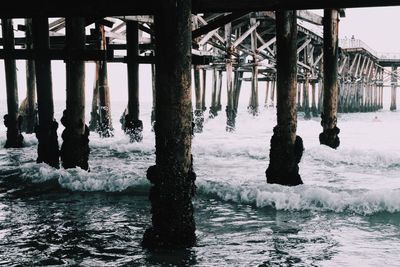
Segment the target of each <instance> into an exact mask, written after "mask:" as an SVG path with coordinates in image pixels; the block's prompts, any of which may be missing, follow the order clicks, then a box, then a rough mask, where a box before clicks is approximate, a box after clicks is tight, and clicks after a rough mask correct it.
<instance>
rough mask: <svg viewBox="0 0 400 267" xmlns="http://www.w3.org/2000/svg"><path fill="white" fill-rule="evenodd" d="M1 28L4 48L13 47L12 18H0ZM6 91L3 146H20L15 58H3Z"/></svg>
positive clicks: (21, 142) (10, 48) (8, 49)
mask: <svg viewBox="0 0 400 267" xmlns="http://www.w3.org/2000/svg"><path fill="white" fill-rule="evenodd" d="M1 28H2V33H3V39H4V44H3V45H4V50H5V51H10V50H13V49H14V29H13V21H12V19H2V20H1ZM4 70H5V75H6V92H7V114H6V115H4V125H5V126H6V128H7V140H6V143H5V145H4V147H5V148H11V147H22V145H23V137H22V134H21V130H20V126H19V122H18V85H17V69H16V64H15V59H5V60H4Z"/></svg>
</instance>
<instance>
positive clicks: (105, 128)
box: [96, 23, 114, 137]
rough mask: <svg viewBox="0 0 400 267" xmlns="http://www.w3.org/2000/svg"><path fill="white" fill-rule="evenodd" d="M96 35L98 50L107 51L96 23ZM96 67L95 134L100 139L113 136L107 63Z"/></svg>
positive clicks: (101, 29)
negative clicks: (97, 109) (96, 102)
mask: <svg viewBox="0 0 400 267" xmlns="http://www.w3.org/2000/svg"><path fill="white" fill-rule="evenodd" d="M96 34H97V36H98V43H97V45H98V48H99V50H107V39H106V33H105V30H104V25H102V24H98V23H96ZM97 65H98V67H97V68H96V69H97V71H98V76H97V77H98V83H97V85H98V97H99V98H98V100H99V102H98V103H99V125H98V129H97V132H98V133H99V135H100V136H101V137H112V136H114V129H113V127H112V119H111V104H110V87H109V86H108V77H107V61H106V60H101V61H98V62H97Z"/></svg>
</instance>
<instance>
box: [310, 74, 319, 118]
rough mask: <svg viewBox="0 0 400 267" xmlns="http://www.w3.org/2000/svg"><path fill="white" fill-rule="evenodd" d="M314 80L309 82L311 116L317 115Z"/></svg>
mask: <svg viewBox="0 0 400 267" xmlns="http://www.w3.org/2000/svg"><path fill="white" fill-rule="evenodd" d="M316 84H317V83H316V81H312V82H311V114H312V116H313V117H317V116H318V110H317V103H316Z"/></svg>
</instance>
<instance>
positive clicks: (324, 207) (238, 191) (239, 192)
mask: <svg viewBox="0 0 400 267" xmlns="http://www.w3.org/2000/svg"><path fill="white" fill-rule="evenodd" d="M197 186H198V192H199V193H200V194H212V195H217V196H218V197H219V198H221V199H223V200H225V201H233V202H236V203H244V204H251V205H256V206H257V207H273V208H275V209H277V210H289V211H302V210H311V211H332V212H354V213H357V214H362V215H367V214H373V213H377V212H391V213H393V212H400V189H382V190H340V189H337V188H328V187H316V186H311V185H300V186H296V187H285V186H280V185H270V184H263V185H260V184H228V183H218V182H212V181H200V182H199V183H198V184H197Z"/></svg>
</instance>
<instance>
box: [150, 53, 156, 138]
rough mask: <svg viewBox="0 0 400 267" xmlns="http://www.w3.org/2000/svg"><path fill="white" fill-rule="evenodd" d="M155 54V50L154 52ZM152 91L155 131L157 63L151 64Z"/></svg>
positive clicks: (152, 124) (152, 117)
mask: <svg viewBox="0 0 400 267" xmlns="http://www.w3.org/2000/svg"><path fill="white" fill-rule="evenodd" d="M152 54H153V56H154V52H153V53H152ZM151 91H152V96H153V98H152V109H151V130H152V131H154V125H155V122H156V95H157V94H156V65H155V64H151Z"/></svg>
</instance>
